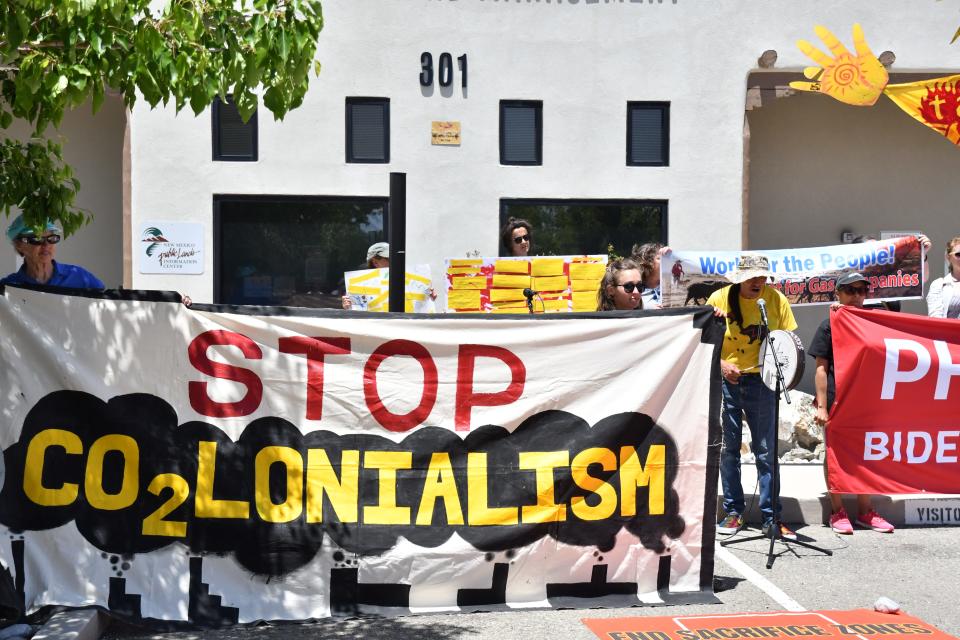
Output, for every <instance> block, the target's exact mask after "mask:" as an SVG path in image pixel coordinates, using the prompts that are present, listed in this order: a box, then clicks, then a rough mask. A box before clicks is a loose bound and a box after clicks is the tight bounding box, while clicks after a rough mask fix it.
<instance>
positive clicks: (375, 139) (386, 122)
mask: <svg viewBox="0 0 960 640" xmlns="http://www.w3.org/2000/svg"><path fill="white" fill-rule="evenodd" d="M347 162H379V163H386V162H390V100H388V99H387V98H347Z"/></svg>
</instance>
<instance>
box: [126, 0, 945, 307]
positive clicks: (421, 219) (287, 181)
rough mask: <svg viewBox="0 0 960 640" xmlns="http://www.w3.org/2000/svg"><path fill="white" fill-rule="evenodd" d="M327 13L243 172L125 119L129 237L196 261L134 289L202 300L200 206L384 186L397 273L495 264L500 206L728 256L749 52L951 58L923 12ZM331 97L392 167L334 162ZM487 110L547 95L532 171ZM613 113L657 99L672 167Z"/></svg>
mask: <svg viewBox="0 0 960 640" xmlns="http://www.w3.org/2000/svg"><path fill="white" fill-rule="evenodd" d="M324 12H325V16H326V27H325V29H324V31H323V33H322V35H321V40H320V51H319V59H320V60H321V61H322V63H323V73H322V74H321V77H320V78H318V79H315V80H314V81H313V82H312V85H311V90H310V92H309V93H308V95H307V98H306V101H305V103H304V105H303V106H302V107H301V108H300V109H298V110H296V111H294V112H292V113H290V114H289V115H288V116H287V118H286V119H285V121H284V122H282V123H278V122H274V121H273V120H272V118H271V117H270V116H269V114H268V113H266V112H265V111H264V112H261V116H260V136H259V141H260V147H259V158H260V159H259V161H258V162H255V163H224V162H213V161H212V160H211V140H210V139H211V125H210V116H209V113H205V114H202V115H201V116H200V117H197V118H194V117H193V115H192V114H191V113H189V112H185V113H184V114H181V115H180V116H177V117H175V116H174V114H173V113H172V111H171V110H169V109H158V110H154V111H151V110H149V108H148V107H146V106H143V105H140V106H138V107H137V108H136V109H135V111H134V113H133V120H132V144H133V176H132V177H133V192H132V215H133V220H132V222H133V232H134V234H136V233H138V230H139V228H140V226H141V222H142V221H143V220H146V219H160V220H163V219H166V220H197V221H202V222H204V223H206V225H207V227H206V229H207V237H206V240H207V249H208V250H207V252H206V260H207V265H206V272H205V273H204V274H203V275H200V276H177V277H173V276H147V275H141V274H139V273H138V269H137V265H136V261H135V262H134V285H135V286H137V287H145V288H175V289H180V290H183V291H186V292H189V293H190V294H191V295H192V296H193V297H194V299H196V300H199V301H208V300H210V299H211V298H212V292H213V274H212V265H213V251H212V250H211V249H212V241H213V229H212V226H211V220H212V196H213V194H216V193H231V194H239V193H248V194H259V193H271V194H315V195H355V196H383V195H386V194H387V191H388V173H389V172H390V171H403V172H406V173H407V175H408V178H407V179H408V185H407V194H408V200H407V209H408V215H409V219H408V236H407V238H408V252H409V253H408V260H410V261H413V262H429V263H431V265H432V266H433V268H434V270H435V272H439V271H440V269H441V267H442V259H443V258H444V257H446V256H463V255H464V254H465V253H466V252H467V251H471V250H477V251H480V252H481V253H482V254H495V253H496V251H497V226H498V223H497V220H498V217H497V216H498V205H499V201H500V199H501V198H504V197H509V198H521V197H524V198H536V197H543V198H656V199H666V200H668V201H669V207H670V220H669V232H670V243H671V244H673V245H674V246H677V247H687V248H737V247H739V246H740V245H741V216H742V192H743V164H742V160H743V147H742V128H743V120H744V101H745V85H746V78H747V75H748V73H749V72H750V71H751V70H752V69H754V68H755V67H756V64H757V62H756V60H757V57H758V56H759V55H760V54H761V53H762V52H763V51H764V50H766V49H776V50H778V51H779V53H780V60H779V62H778V65H777V67H778V69H781V70H783V69H794V70H799V69H801V68H802V67H804V66H806V65H807V64H808V61H807V60H806V59H805V58H804V57H803V56H802V54H801V53H800V52H799V51H798V50H797V49H796V47H795V45H794V42H795V40H796V39H797V38H800V37H805V38H811V39H812V38H814V37H815V36H814V34H813V25H815V24H819V23H824V24H827V25H829V26H830V27H831V28H833V29H834V30H835V31H836V32H837V33H838V35H840V36H841V37H842V38H843V39H844V40H847V41H849V39H850V36H849V31H850V27H851V25H852V24H853V23H854V22H856V21H860V22H862V23H863V25H864V28H865V30H866V33H867V37H868V40H869V42H870V43H871V45H872V46H873V47H874V49H875V50H876V52H878V53H879V52H880V51H883V50H885V49H891V50H893V51H895V52H896V54H897V63H896V64H897V67H900V68H904V69H906V68H911V69H919V68H924V69H948V68H951V67H954V66H957V63H958V62H960V48H957V47H950V46H949V44H948V43H949V39H950V37H951V35H952V33H953V30H954V28H955V24H954V23H955V22H956V18H957V16H956V15H954V12H953V10H952V9H951V8H950V7H948V6H946V5H945V4H944V3H934V2H931V3H928V5H924V7H923V9H922V10H919V9H915V8H913V7H912V6H911V7H910V8H909V9H908V7H906V6H905V5H904V4H903V3H902V2H897V1H894V0H884V1H880V2H876V1H867V0H858V1H856V2H845V3H798V2H793V1H791V0H777V1H774V2H755V1H751V2H740V1H737V2H735V1H733V0H728V1H719V2H709V3H703V2H694V1H693V0H676V1H675V2H669V1H666V2H657V3H649V2H647V3H641V2H618V3H608V2H603V3H600V2H588V1H587V0H580V1H575V0H554V1H553V2H546V1H540V2H506V1H503V2H497V1H491V0H457V1H452V0H446V1H442V0H409V1H406V2H382V0H327V1H326V2H325V3H324ZM423 51H430V52H432V53H433V54H434V57H435V59H436V57H437V56H439V54H440V53H441V52H444V51H447V52H450V53H452V54H453V56H454V58H456V56H458V55H460V54H463V53H466V54H468V57H469V69H470V70H469V74H470V75H469V86H468V88H467V89H466V90H463V89H461V88H460V87H459V84H456V85H455V87H454V89H453V90H452V91H450V92H446V93H445V92H442V91H440V89H439V87H437V88H436V89H435V90H434V91H425V90H423V89H422V88H421V87H420V85H419V83H418V80H417V76H418V74H419V72H420V53H421V52H423ZM347 96H377V97H388V98H390V100H391V107H390V110H391V160H392V161H391V162H390V163H389V164H387V165H361V164H350V165H348V164H346V163H345V162H344V98H345V97H347ZM501 99H537V100H543V104H544V150H543V156H544V162H543V166H539V167H512V166H510V167H504V166H499V162H498V103H499V101H500V100H501ZM628 100H668V101H670V102H671V114H670V118H671V131H670V135H671V149H670V166H669V167H664V168H649V167H627V166H625V161H624V155H625V149H624V144H625V143H624V140H625V135H626V132H625V126H626V125H625V121H626V118H625V112H626V103H627V101H628ZM822 100H823V101H826V100H827V99H826V98H822ZM431 120H459V121H460V122H461V123H462V127H463V143H462V145H461V146H460V147H432V146H431V145H430V121H431ZM904 124H905V126H908V125H911V123H909V122H906V123H904ZM912 126H916V125H912ZM917 135H918V136H919V135H920V132H917ZM755 164H756V163H755ZM885 179H886V178H885V177H884V176H877V180H878V182H882V181H884V180H885ZM754 220H755V221H756V219H754ZM761 220H762V217H761ZM756 224H759V222H755V224H754V225H752V227H754V226H756ZM764 224H766V223H764ZM775 229H776V231H771V232H769V233H771V234H774V235H776V234H778V233H780V234H782V235H779V236H776V237H775V238H771V237H770V236H764V238H765V239H769V240H770V242H774V240H776V242H775V244H777V245H783V244H784V243H785V242H787V241H788V239H792V238H795V237H797V236H796V235H795V233H794V232H793V231H792V230H791V229H790V228H789V227H788V226H786V225H785V224H784V223H783V222H780V223H776V224H775ZM763 233H767V232H763ZM818 242H819V240H818ZM598 249H599V248H598Z"/></svg>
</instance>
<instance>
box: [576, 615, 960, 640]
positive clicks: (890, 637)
mask: <svg viewBox="0 0 960 640" xmlns="http://www.w3.org/2000/svg"><path fill="white" fill-rule="evenodd" d="M583 623H584V624H585V625H587V627H588V628H589V629H590V630H591V631H593V632H594V633H595V634H596V635H597V637H598V638H601V639H602V640H748V639H778V640H782V639H787V638H802V639H803V640H806V639H807V638H809V639H811V640H812V639H814V638H824V639H835V640H854V639H856V640H901V639H911V638H912V637H913V636H923V638H924V640H956V638H954V636H951V635H948V634H946V633H944V632H942V631H940V630H939V629H937V628H936V627H933V626H931V625H929V624H927V623H926V622H924V621H923V620H920V619H919V618H914V617H912V616H909V615H906V614H904V613H898V614H890V613H879V612H877V611H870V610H867V609H856V610H853V611H802V612H796V613H794V612H786V611H779V612H774V613H727V614H717V615H705V616H657V617H633V618H607V619H603V618H585V619H584V620H583Z"/></svg>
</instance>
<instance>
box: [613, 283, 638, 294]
mask: <svg viewBox="0 0 960 640" xmlns="http://www.w3.org/2000/svg"><path fill="white" fill-rule="evenodd" d="M617 286H618V287H623V290H624V291H626V292H627V293H633V292H634V291H640V290H641V289H643V283H642V282H624V283H623V284H618V285H617Z"/></svg>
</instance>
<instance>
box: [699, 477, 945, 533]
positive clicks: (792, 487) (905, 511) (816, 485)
mask: <svg viewBox="0 0 960 640" xmlns="http://www.w3.org/2000/svg"><path fill="white" fill-rule="evenodd" d="M741 483H742V484H743V493H744V496H745V497H746V504H747V509H746V512H745V513H744V514H743V515H744V516H745V518H746V521H747V522H749V523H755V524H760V509H759V506H758V503H759V495H757V496H754V493H755V487H756V484H757V469H756V467H755V466H754V465H753V464H743V465H742V467H741ZM717 491H718V492H719V493H720V495H719V496H718V497H717V517H718V520H719V518H720V517H722V515H723V507H722V502H723V493H722V492H723V489H722V485H721V483H720V482H718V483H717ZM934 500H936V501H938V502H942V504H943V505H944V506H943V507H942V508H940V509H939V510H938V509H936V508H934V509H932V510H931V509H930V505H931V502H932V501H934ZM872 502H873V506H874V509H876V510H877V513H879V514H880V515H881V516H883V517H884V518H886V519H887V520H889V521H890V523H891V524H892V525H894V526H895V527H901V526H913V525H931V526H941V527H943V526H960V495H941V494H933V493H924V494H910V495H875V496H873V500H872ZM780 504H781V509H782V511H781V518H782V520H783V521H784V522H786V523H788V524H803V525H809V526H816V525H826V523H827V520H828V518H829V517H830V500H829V498H828V497H827V485H826V481H825V480H824V479H823V465H822V464H816V463H780ZM843 504H844V506H845V507H846V509H847V512H848V513H850V514H856V512H857V503H856V498H855V497H854V496H853V495H844V497H843ZM911 509H913V510H914V511H910V510H911ZM933 511H936V513H933Z"/></svg>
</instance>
